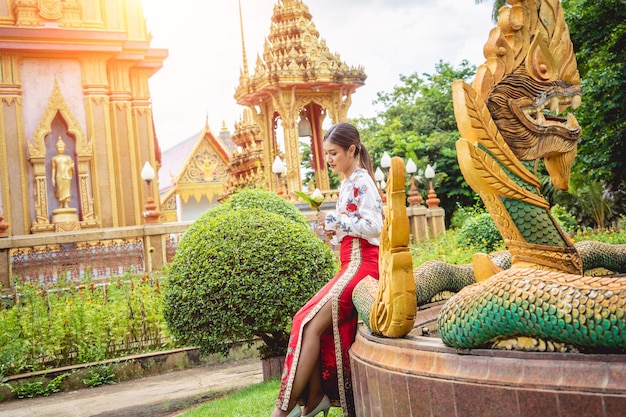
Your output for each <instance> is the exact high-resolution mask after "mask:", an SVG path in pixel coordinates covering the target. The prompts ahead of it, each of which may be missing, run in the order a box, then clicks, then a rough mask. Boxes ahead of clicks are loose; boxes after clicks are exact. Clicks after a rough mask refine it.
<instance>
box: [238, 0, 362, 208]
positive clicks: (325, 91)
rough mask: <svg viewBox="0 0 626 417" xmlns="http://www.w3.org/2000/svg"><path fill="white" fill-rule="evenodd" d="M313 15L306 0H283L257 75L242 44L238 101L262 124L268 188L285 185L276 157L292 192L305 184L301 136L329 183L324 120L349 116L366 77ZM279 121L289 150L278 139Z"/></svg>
mask: <svg viewBox="0 0 626 417" xmlns="http://www.w3.org/2000/svg"><path fill="white" fill-rule="evenodd" d="M311 17H312V16H311V13H310V12H309V9H308V7H307V6H306V5H305V4H304V3H303V2H302V0H279V1H278V3H277V4H276V5H275V6H274V12H273V15H272V19H271V27H270V34H269V36H268V37H267V39H266V41H265V46H264V50H263V56H262V57H260V56H258V57H257V61H256V67H255V72H254V74H250V73H249V71H248V65H247V58H246V52H245V46H244V47H243V61H244V63H243V64H244V66H243V69H242V72H241V75H240V78H239V85H238V87H237V89H236V91H235V99H236V100H237V103H239V104H241V105H243V106H246V107H247V108H249V109H250V110H251V114H252V116H253V118H254V121H255V122H256V124H257V125H258V126H259V129H260V132H259V134H260V136H261V138H262V149H263V161H262V163H261V164H260V165H261V166H262V167H263V169H264V171H265V173H264V174H265V177H266V178H267V185H268V188H270V189H273V190H277V191H279V190H280V189H281V187H282V185H281V184H280V183H279V182H278V181H276V180H275V179H274V178H273V177H274V176H273V175H272V172H271V170H270V168H271V166H272V162H273V161H274V159H275V158H276V156H280V157H281V159H283V160H284V162H285V164H286V174H285V176H284V178H286V188H287V189H286V192H287V196H290V197H292V194H291V192H292V191H296V190H297V191H300V190H301V189H302V188H303V186H302V175H301V163H302V158H301V155H300V142H299V141H300V138H302V137H308V138H310V144H311V154H312V164H311V165H312V168H313V170H314V171H315V186H316V187H318V188H320V189H321V190H328V189H329V188H330V183H329V178H328V171H327V168H326V164H325V163H324V155H323V151H322V139H323V137H322V135H323V132H322V124H323V122H324V120H325V118H326V117H327V116H329V117H330V119H331V122H332V123H337V122H340V121H345V120H346V119H347V112H348V109H349V107H350V104H351V97H352V94H353V93H354V91H355V90H356V89H357V88H358V87H360V86H362V85H363V84H364V82H365V78H366V75H365V72H364V70H363V68H362V67H358V68H355V67H349V66H348V65H347V64H346V63H344V62H343V61H341V59H340V57H339V55H338V54H336V53H331V52H330V51H329V49H328V47H327V46H326V42H325V41H324V40H323V39H320V37H319V32H318V31H317V29H316V28H315V25H314V24H313V21H312V20H311ZM242 40H243V28H242ZM279 126H280V127H282V137H283V140H284V155H281V150H280V149H279V144H278V140H277V139H278V136H279V135H277V129H278V128H279ZM235 135H237V131H235Z"/></svg>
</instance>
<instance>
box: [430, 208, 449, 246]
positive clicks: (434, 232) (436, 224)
mask: <svg viewBox="0 0 626 417" xmlns="http://www.w3.org/2000/svg"><path fill="white" fill-rule="evenodd" d="M426 222H427V223H428V232H429V234H430V237H431V238H433V237H436V236H443V235H445V234H446V211H445V210H444V209H442V208H441V207H437V208H429V209H428V215H427V216H426Z"/></svg>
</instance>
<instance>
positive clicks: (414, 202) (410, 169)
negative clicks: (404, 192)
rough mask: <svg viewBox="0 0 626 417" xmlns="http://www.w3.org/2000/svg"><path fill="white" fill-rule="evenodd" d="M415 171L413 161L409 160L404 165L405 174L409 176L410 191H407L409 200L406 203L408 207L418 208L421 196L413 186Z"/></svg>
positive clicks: (415, 166) (415, 167)
mask: <svg viewBox="0 0 626 417" xmlns="http://www.w3.org/2000/svg"><path fill="white" fill-rule="evenodd" d="M416 171H417V165H415V162H413V159H411V158H409V160H408V161H407V163H406V172H407V174H409V175H410V176H411V190H410V191H409V198H407V201H408V202H409V205H410V206H419V205H421V204H422V196H421V195H420V194H419V192H418V191H417V186H416V185H415V175H413V174H415V172H416Z"/></svg>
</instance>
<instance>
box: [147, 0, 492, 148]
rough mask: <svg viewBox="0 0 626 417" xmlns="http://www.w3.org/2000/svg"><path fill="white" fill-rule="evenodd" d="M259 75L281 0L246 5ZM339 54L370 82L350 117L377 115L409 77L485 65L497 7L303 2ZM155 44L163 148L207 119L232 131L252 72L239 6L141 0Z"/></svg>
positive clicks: (457, 2) (250, 0)
mask: <svg viewBox="0 0 626 417" xmlns="http://www.w3.org/2000/svg"><path fill="white" fill-rule="evenodd" d="M239 2H240V4H241V15H242V21H243V36H244V44H245V49H246V53H247V58H248V68H249V70H250V73H251V74H253V73H254V68H255V63H256V58H257V55H262V53H263V45H264V43H265V39H266V38H267V36H268V35H269V33H270V25H271V16H272V13H273V7H274V5H275V4H277V2H278V0H239ZM304 3H305V4H306V5H307V6H308V8H309V11H310V12H311V14H312V16H313V17H312V20H313V23H314V24H315V27H316V28H317V30H318V31H319V33H320V38H321V39H325V40H326V44H327V45H328V48H329V49H330V51H331V52H335V53H338V54H339V55H340V57H341V59H342V60H343V61H344V62H345V63H346V64H348V65H349V66H355V67H356V66H363V67H364V69H365V74H366V75H367V79H366V81H365V85H364V86H362V87H360V88H358V89H357V90H356V92H355V93H354V94H353V96H352V105H351V107H350V110H349V111H348V117H351V118H353V117H359V116H364V117H371V116H374V115H375V114H376V113H377V111H380V110H381V109H380V108H379V107H378V106H376V105H374V104H373V102H374V100H375V99H376V95H377V93H378V92H391V91H393V88H394V86H396V85H398V84H400V75H411V74H413V73H417V74H420V75H422V74H424V73H427V74H433V73H435V65H436V64H437V63H438V62H439V61H440V60H441V61H443V62H446V63H449V64H451V65H453V66H454V67H458V66H459V64H460V63H461V61H462V60H464V59H465V60H467V61H469V62H470V63H472V64H474V65H480V64H482V63H483V62H484V56H483V53H482V50H483V46H484V44H485V42H486V41H487V38H488V35H489V31H490V30H491V28H492V27H494V23H493V22H492V21H491V8H492V2H484V3H481V4H475V1H474V0H304ZM142 4H143V7H144V14H145V17H146V24H147V28H148V32H149V33H151V34H152V41H151V47H152V48H164V49H167V50H168V53H169V56H168V58H167V59H166V60H165V61H164V63H163V68H161V69H160V70H159V71H158V72H157V73H155V74H154V75H153V76H152V78H151V79H150V81H149V85H150V93H151V96H152V108H153V114H154V123H155V127H156V132H157V137H158V139H159V144H160V146H161V149H162V150H167V149H169V148H171V147H172V146H174V145H175V144H177V143H179V142H182V141H183V140H185V139H187V138H189V137H191V136H193V135H195V134H196V133H199V132H200V131H201V130H202V129H203V128H204V126H205V123H206V122H207V121H208V124H209V127H210V129H211V130H212V132H213V133H214V134H215V135H217V134H218V133H219V131H220V129H221V127H222V123H225V124H226V127H227V128H228V130H230V131H231V133H232V132H233V130H234V124H235V122H237V121H239V120H240V119H241V117H242V116H241V115H242V111H243V107H242V106H240V105H238V104H237V103H236V101H235V99H234V98H233V95H234V93H235V89H236V87H237V85H238V84H239V75H240V72H241V70H242V68H243V54H242V36H241V35H242V31H241V27H240V24H239V22H240V20H239V4H238V0H203V1H198V0H177V1H176V2H173V1H166V0H142Z"/></svg>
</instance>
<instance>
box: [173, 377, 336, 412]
mask: <svg viewBox="0 0 626 417" xmlns="http://www.w3.org/2000/svg"><path fill="white" fill-rule="evenodd" d="M279 386H280V381H279V380H272V381H267V382H261V383H259V384H255V385H252V386H250V387H248V388H244V389H243V390H241V391H237V392H235V393H234V394H232V395H228V396H225V397H222V398H219V399H216V400H213V401H211V402H208V403H206V404H203V405H201V406H200V407H197V408H194V409H191V410H188V411H186V412H184V413H183V414H180V415H179V417H210V416H220V417H267V416H269V415H270V414H272V411H273V410H274V406H275V403H276V395H277V394H278V388H279ZM328 415H329V416H330V417H342V416H343V413H342V412H341V409H340V408H331V409H330V413H328Z"/></svg>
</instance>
